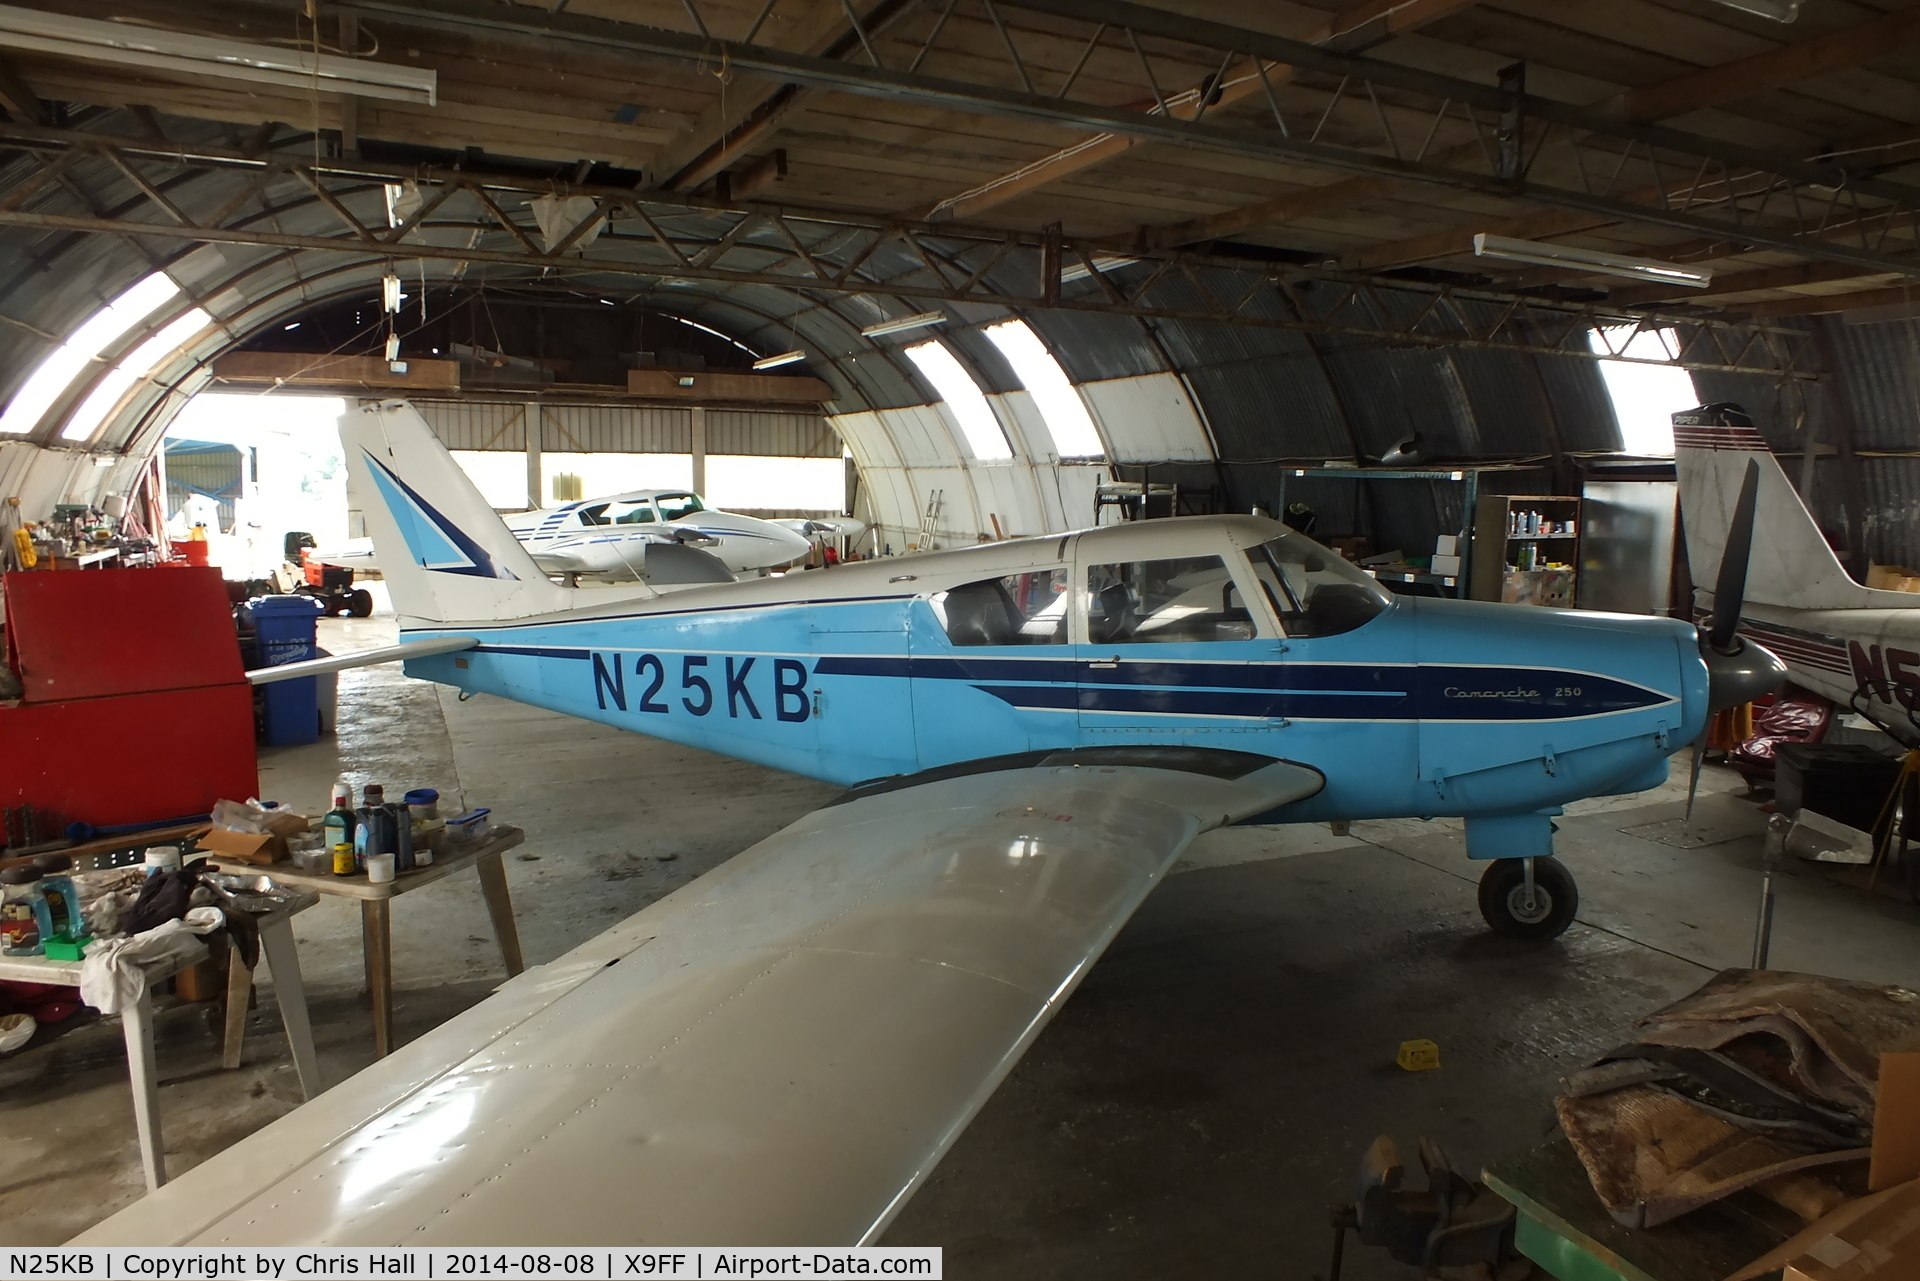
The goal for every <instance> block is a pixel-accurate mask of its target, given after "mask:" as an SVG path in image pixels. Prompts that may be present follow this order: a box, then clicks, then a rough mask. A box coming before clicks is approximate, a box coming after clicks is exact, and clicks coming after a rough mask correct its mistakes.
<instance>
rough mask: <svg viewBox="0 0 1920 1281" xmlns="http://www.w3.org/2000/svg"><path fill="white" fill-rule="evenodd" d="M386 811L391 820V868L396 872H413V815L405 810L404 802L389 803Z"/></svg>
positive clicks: (405, 804)
mask: <svg viewBox="0 0 1920 1281" xmlns="http://www.w3.org/2000/svg"><path fill="white" fill-rule="evenodd" d="M386 810H387V814H388V816H389V817H390V818H391V819H392V820H393V868H394V870H395V871H396V872H411V871H412V870H413V815H412V813H411V812H410V811H409V810H408V809H407V803H406V802H405V801H392V802H389V803H388V805H387V806H386Z"/></svg>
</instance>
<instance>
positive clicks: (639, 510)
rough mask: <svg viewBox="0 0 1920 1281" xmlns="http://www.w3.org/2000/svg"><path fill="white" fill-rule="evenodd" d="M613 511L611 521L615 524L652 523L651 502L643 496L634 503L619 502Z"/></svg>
mask: <svg viewBox="0 0 1920 1281" xmlns="http://www.w3.org/2000/svg"><path fill="white" fill-rule="evenodd" d="M615 511H616V513H617V514H616V515H615V516H614V518H613V523H614V524H616V525H651V524H653V504H652V503H650V502H648V501H647V500H646V499H644V498H643V499H641V500H640V501H639V502H636V503H621V504H620V505H619V506H618V507H617V508H616V509H615Z"/></svg>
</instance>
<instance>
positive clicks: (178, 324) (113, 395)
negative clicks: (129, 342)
mask: <svg viewBox="0 0 1920 1281" xmlns="http://www.w3.org/2000/svg"><path fill="white" fill-rule="evenodd" d="M212 323H213V317H212V316H209V315H208V314H207V313H206V312H204V311H202V310H200V308H198V307H194V308H191V309H190V310H188V311H187V312H186V313H185V314H183V315H182V316H180V318H179V319H177V320H175V321H174V322H173V323H172V324H170V325H168V326H167V327H166V328H165V329H162V330H161V331H160V332H159V333H157V334H155V335H154V336H153V337H151V338H149V339H147V340H146V341H145V342H143V343H141V344H140V345H139V346H138V347H135V348H134V349H133V350H132V351H130V352H128V353H127V354H126V355H124V356H122V357H121V358H120V363H119V364H117V365H115V366H114V367H113V368H112V369H111V370H109V371H108V372H107V374H106V376H105V377H103V378H101V380H100V381H99V382H97V383H95V384H94V385H93V390H92V391H91V392H89V393H88V395H87V398H86V399H85V400H83V401H81V402H80V407H79V408H78V409H75V410H74V411H73V416H72V417H70V418H68V419H67V425H66V426H65V427H62V428H61V429H60V439H62V440H92V439H93V434H94V433H95V432H97V431H99V430H100V424H101V423H103V422H105V421H106V418H107V415H108V414H109V413H111V412H112V410H113V407H114V406H115V405H117V404H119V403H120V398H121V397H122V396H125V395H126V394H127V392H128V391H129V390H131V389H132V387H133V385H134V383H136V382H138V381H139V380H140V379H142V378H144V377H146V376H147V375H148V374H151V373H152V372H153V371H154V370H155V369H157V368H159V367H160V365H161V364H163V363H164V362H165V361H167V360H168V359H170V358H171V357H173V356H175V355H177V354H178V353H179V351H180V349H181V348H182V347H185V346H186V345H187V343H188V342H190V341H191V340H192V339H193V338H194V337H195V336H196V335H198V334H199V333H200V331H201V330H203V329H205V328H206V327H207V326H208V325H211V324H212Z"/></svg>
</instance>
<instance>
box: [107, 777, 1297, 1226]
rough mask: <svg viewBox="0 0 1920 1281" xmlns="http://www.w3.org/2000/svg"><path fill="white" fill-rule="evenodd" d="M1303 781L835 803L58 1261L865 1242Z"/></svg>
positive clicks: (896, 787) (937, 794)
mask: <svg viewBox="0 0 1920 1281" xmlns="http://www.w3.org/2000/svg"><path fill="white" fill-rule="evenodd" d="M1320 785H1321V779H1320V776H1319V774H1318V773H1317V772H1315V771H1313V770H1311V769H1308V768H1306V767H1304V766H1300V765H1294V764H1290V763H1287V762H1282V761H1274V760H1272V759H1270V758H1267V757H1258V756H1250V755H1247V754H1244V753H1238V752H1218V751H1207V750H1200V749H1189V748H1157V749H1156V748H1106V749H1082V750H1079V751H1068V752H1057V753H1052V754H1044V753H1034V754H1031V755H1029V756H1026V757H1019V758H1001V759H1000V760H997V761H990V762H975V763H973V764H972V765H969V766H960V767H954V768H952V769H949V770H945V771H932V772H930V773H928V774H923V775H916V776H914V777H913V778H910V779H906V780H902V781H900V782H898V783H895V784H891V785H889V784H882V785H879V786H877V787H874V788H870V789H866V790H864V791H856V792H854V793H852V794H850V796H849V798H848V799H846V800H844V801H842V802H840V803H837V804H835V805H832V806H829V807H827V808H825V809H822V810H819V811H817V812H815V813H814V814H811V815H809V816H808V817H806V818H804V819H802V820H801V821H800V822H798V823H795V824H793V825H792V826H790V827H788V828H787V829H785V830H784V831H781V832H779V833H777V834H776V835H774V836H772V837H769V838H768V839H767V840H765V841H762V842H761V843H760V844H758V845H756V846H754V847H753V848H751V849H749V850H747V851H745V852H743V853H741V854H739V855H738V856H736V857H735V858H733V859H732V860H731V861H729V862H728V863H726V864H725V865H724V866H722V867H720V868H719V869H717V870H715V871H713V872H710V873H708V874H707V875H706V876H703V877H701V878H700V879H699V880H697V881H695V882H694V883H693V884H691V885H688V886H686V887H685V888H683V889H681V890H680V891H678V892H677V893H675V894H672V895H670V896H669V897H667V898H664V899H662V900H660V901H659V902H657V903H654V904H652V905H651V906H649V907H647V908H645V909H644V910H642V911H640V912H638V913H636V914H635V915H634V916H632V917H630V918H628V919H627V920H626V921H625V922H623V923H622V924H620V925H618V926H616V927H614V928H613V929H611V930H609V931H607V932H606V933H604V934H602V935H600V936H599V937H597V938H595V939H593V940H591V941H589V942H587V943H585V944H583V945H581V946H580V947H578V948H575V949H574V950H573V951H571V952H569V953H567V954H566V955H565V956H563V957H561V958H560V959H558V960H556V961H554V962H552V963H550V964H548V965H544V966H540V967H537V968H535V969H532V970H529V971H527V972H526V973H525V974H522V975H521V976H519V977H518V978H515V979H513V980H511V981H510V982H508V983H506V984H505V985H504V986H502V987H501V988H500V990H499V991H498V992H497V993H496V994H495V995H494V996H492V997H490V998H488V999H487V1000H485V1001H482V1002H481V1003H480V1004H479V1005H477V1006H475V1007H473V1008H472V1009H470V1010H468V1011H466V1012H465V1013H464V1014H461V1015H459V1016H458V1017H456V1018H454V1019H452V1020H450V1021H449V1022H447V1023H445V1024H443V1025H441V1026H440V1027H439V1028H436V1029H435V1030H434V1031H432V1032H430V1033H428V1034H427V1035H426V1036H424V1037H422V1038H421V1039H420V1040H418V1041H416V1042H414V1043H413V1044H411V1045H408V1046H406V1047H405V1048H403V1049H402V1050H400V1052H399V1053H397V1054H395V1055H393V1056H392V1057H390V1058H388V1059H385V1060H383V1061H381V1062H379V1063H377V1064H375V1065H374V1066H372V1067H370V1068H368V1069H366V1070H365V1071H363V1072H361V1073H359V1074H358V1075H357V1076H355V1077H354V1078H352V1079H351V1080H350V1081H348V1082H345V1083H343V1084H341V1085H338V1086H335V1087H334V1088H333V1089H332V1090H330V1091H328V1092H327V1093H326V1094H324V1095H322V1096H321V1097H319V1098H318V1099H316V1100H314V1101H313V1102H311V1103H308V1104H306V1105H305V1106H303V1107H301V1108H299V1109H297V1110H296V1111H294V1112H292V1113H290V1114H289V1115H287V1116H285V1117H283V1118H281V1119H280V1120H279V1121H276V1122H274V1123H273V1124H272V1125H270V1126H268V1127H266V1128H265V1129H264V1130H261V1131H260V1132H258V1133H256V1134H254V1135H253V1136H251V1137H250V1138H247V1139H245V1140H243V1141H242V1142H240V1143H239V1144H237V1145H235V1146H234V1147H232V1148H230V1149H228V1150H227V1151H226V1152H224V1153H222V1154H221V1155H219V1156H217V1157H215V1158H213V1159H212V1160H210V1161H208V1162H206V1163H205V1164H203V1165H200V1166H198V1167H196V1168H195V1169H193V1170H190V1171H188V1172H187V1173H186V1174H184V1175H182V1176H181V1177H179V1178H178V1179H175V1180H174V1181H173V1182H172V1183H169V1184H168V1185H167V1186H166V1187H164V1188H162V1189H161V1190H160V1191H159V1192H157V1193H154V1194H153V1195H151V1196H148V1197H147V1198H145V1199H144V1200H142V1201H140V1202H138V1203H136V1204H134V1205H132V1206H130V1207H129V1208H127V1209H126V1210H123V1211H121V1212H120V1213H119V1214H116V1215H114V1216H113V1217H112V1218H110V1219H107V1220H106V1221H105V1222H103V1223H101V1224H99V1225H98V1226H96V1227H95V1228H93V1229H92V1230H91V1231H89V1232H87V1233H86V1234H84V1235H83V1236H82V1237H80V1238H79V1239H78V1241H76V1244H90V1245H113V1244H124V1245H146V1246H152V1245H163V1244H183V1245H184V1244H202V1245H209V1246H212V1245H307V1244H312V1245H402V1244H414V1243H417V1244H421V1245H645V1244H676V1245H681V1244H698V1245H829V1244H848V1243H857V1242H862V1241H870V1240H872V1239H874V1238H875V1237H877V1236H878V1235H879V1233H880V1232H881V1231H882V1230H883V1229H884V1228H885V1227H886V1225H887V1224H888V1222H889V1221H890V1220H891V1219H892V1218H893V1216H894V1214H895V1213H896V1211H897V1210H898V1209H899V1208H900V1206H901V1205H903V1204H904V1203H905V1201H906V1198H907V1197H908V1195H909V1194H910V1193H911V1192H912V1191H913V1189H914V1188H915V1187H916V1186H918V1184H919V1183H920V1181H921V1180H922V1179H924V1178H925V1177H926V1175H927V1174H928V1173H929V1172H930V1171H931V1170H932V1169H933V1167H934V1165H935V1164H936V1163H937V1162H938V1161H939V1159H940V1157H941V1155H942V1154H943V1153H945V1151H946V1150H947V1148H948V1146H949V1145H951V1144H952V1142H953V1141H954V1139H955V1138H956V1137H958V1135H959V1134H960V1132H961V1130H962V1129H964V1128H965V1126H966V1124H967V1122H968V1121H969V1120H971V1119H972V1117H973V1116H974V1114H975V1113H976V1112H977V1111H978V1110H979V1108H980V1106H981V1105H982V1104H983V1103H984V1102H985V1101H986V1099H987V1098H988V1096H989V1095H990V1094H991V1093H992V1092H993V1090H994V1088H995V1087H996V1086H997V1085H998V1084H999V1083H1000V1081H1001V1079H1002V1078H1003V1077H1004V1076H1005V1075H1006V1074H1007V1072H1008V1071H1009V1070H1010V1069H1011V1068H1012V1066H1013V1064H1014V1063H1015V1062H1016V1061H1018V1059H1019V1057H1020V1055H1021V1054H1022V1053H1023V1052H1024V1051H1025V1049H1026V1048H1027V1046H1028V1045H1029V1044H1030V1043H1031V1042H1032V1041H1033V1039H1034V1037H1035V1036H1037V1035H1038V1034H1039V1032H1040V1029H1041V1028H1042V1027H1043V1026H1045V1024H1046V1022H1047V1020H1048V1019H1049V1018H1050V1017H1051V1016H1052V1015H1053V1013H1054V1012H1055V1011H1056V1010H1058V1009H1059V1007H1060V1006H1061V1004H1062V1003H1063V1002H1064V1001H1065V1000H1066V999H1067V997H1068V995H1069V994H1070V993H1071V992H1072V991H1073V989H1074V987H1075V986H1076V985H1077V984H1078V983H1079V981H1080V979H1081V978H1082V977H1083V976H1084V975H1085V974H1086V972H1087V970H1088V969H1089V968H1090V967H1091V966H1092V964H1093V962H1094V960H1095V959H1096V958H1098V957H1099V955H1100V953H1101V952H1102V951H1103V950H1104V949H1105V947H1106V946H1107V944H1108V942H1109V941H1110V940H1111V939H1112V938H1113V936H1114V934H1115V933H1116V932H1118V931H1119V929H1120V927H1121V926H1122V925H1123V924H1124V923H1125V922H1126V920H1127V918H1128V917H1129V916H1130V915H1131V914H1132V912H1133V910H1134V909H1135V907H1137V906H1138V905H1139V903H1140V901H1141V899H1142V898H1144V897H1145V895H1146V894H1147V892H1148V891H1149V890H1150V889H1152V888H1153V886H1154V885H1155V884H1156V883H1157V882H1158V881H1159V880H1160V878H1161V877H1162V876H1163V875H1164V874H1165V873H1166V871H1167V869H1168V867H1169V866H1171V865H1172V863H1173V861H1174V859H1175V858H1176V857H1177V856H1178V854H1179V853H1180V851H1181V850H1182V849H1183V848H1185V846H1186V845H1187V843H1188V842H1189V841H1190V840H1192V838H1193V837H1194V836H1195V835H1196V834H1197V833H1199V832H1201V831H1204V830H1206V829H1208V828H1211V827H1215V826H1218V825H1220V824H1222V823H1224V822H1230V821H1233V820H1236V819H1240V818H1245V817H1248V816H1250V815H1253V814H1256V813H1259V812H1261V811H1263V810H1267V809H1271V808H1272V807H1274V806H1276V805H1281V804H1285V803H1287V802H1289V801H1293V800H1298V799H1301V798H1303V797H1305V796H1309V795H1312V794H1313V793H1314V792H1316V791H1318V790H1319V788H1320Z"/></svg>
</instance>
